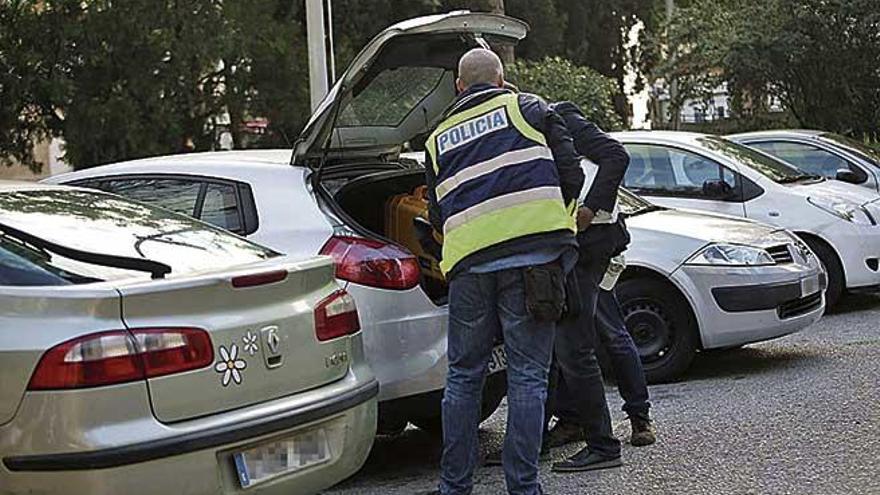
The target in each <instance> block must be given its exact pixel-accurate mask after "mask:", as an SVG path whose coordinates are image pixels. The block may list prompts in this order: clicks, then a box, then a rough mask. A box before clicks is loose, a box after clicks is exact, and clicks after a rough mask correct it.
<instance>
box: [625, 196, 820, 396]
mask: <svg viewBox="0 0 880 495" xmlns="http://www.w3.org/2000/svg"><path fill="white" fill-rule="evenodd" d="M619 197H620V202H621V211H622V212H623V213H624V214H625V215H626V222H627V227H628V229H629V232H630V236H631V237H632V241H631V243H630V245H629V249H627V251H626V263H627V268H626V270H624V272H623V274H622V275H621V278H620V280H619V281H618V283H617V286H616V288H615V291H616V292H617V297H618V300H619V301H620V306H621V311H622V312H623V317H624V321H625V322H626V325H627V329H628V330H629V332H630V335H632V337H633V341H634V342H635V343H636V346H637V347H638V349H639V355H640V356H641V359H642V363H643V365H644V368H645V373H646V375H647V377H648V380H649V381H651V382H659V381H667V380H669V379H672V378H675V377H677V376H678V375H679V374H680V373H681V372H682V371H684V370H685V369H686V368H687V367H688V366H689V365H690V363H691V360H692V359H693V357H694V354H695V352H697V351H698V350H699V351H704V350H713V349H729V348H736V347H740V346H742V345H745V344H749V343H753V342H759V341H764V340H769V339H773V338H776V337H781V336H783V335H788V334H791V333H794V332H797V331H799V330H802V329H803V328H806V327H807V326H809V325H812V324H813V323H815V322H816V321H818V320H819V318H820V317H821V316H822V313H823V312H824V311H825V301H824V295H823V294H824V290H825V287H826V285H827V281H826V278H825V274H824V273H823V272H822V268H821V265H820V264H819V261H818V259H817V258H816V256H815V255H814V254H813V253H812V252H811V251H810V249H809V248H808V247H807V246H806V244H804V243H803V242H802V241H801V240H800V239H798V238H797V237H796V236H795V235H794V234H792V233H791V232H789V231H787V230H784V229H780V228H778V227H771V226H769V225H766V224H761V223H758V222H754V221H750V220H746V219H742V218H734V217H730V216H727V215H717V214H711V213H703V212H698V211H694V210H675V209H669V208H664V207H660V206H657V205H654V204H652V203H650V202H648V201H647V200H644V199H642V198H640V197H638V196H636V195H634V194H631V193H629V192H627V191H623V190H622V191H621V193H620V195H619Z"/></svg>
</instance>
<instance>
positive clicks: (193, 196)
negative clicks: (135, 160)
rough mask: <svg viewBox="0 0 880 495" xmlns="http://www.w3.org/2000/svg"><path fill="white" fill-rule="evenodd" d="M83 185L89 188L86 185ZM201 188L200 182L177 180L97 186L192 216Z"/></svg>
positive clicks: (135, 180) (138, 180)
mask: <svg viewBox="0 0 880 495" xmlns="http://www.w3.org/2000/svg"><path fill="white" fill-rule="evenodd" d="M77 184H78V185H80V183H77ZM82 185H84V186H85V187H89V186H88V185H86V184H82ZM201 187H202V184H201V182H199V181H195V180H186V179H176V178H175V179H170V178H124V179H107V180H103V181H101V182H100V183H98V185H97V188H98V189H101V190H102V191H107V192H111V193H113V194H119V195H120V196H125V197H126V198H129V199H134V200H136V201H143V202H144V203H149V204H151V205H155V206H161V207H162V208H167V209H169V210H171V211H173V212H177V213H182V214H184V215H190V216H192V215H194V214H195V210H196V201H198V198H199V190H200V189H201Z"/></svg>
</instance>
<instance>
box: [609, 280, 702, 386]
mask: <svg viewBox="0 0 880 495" xmlns="http://www.w3.org/2000/svg"><path fill="white" fill-rule="evenodd" d="M616 291H617V297H618V299H619V300H620V309H621V311H622V312H623V318H624V321H625V322H626V326H627V330H629V333H630V335H631V336H632V338H633V341H634V342H635V344H636V347H637V348H638V350H639V356H640V357H641V359H642V366H643V367H644V369H645V378H647V380H648V383H662V382H667V381H670V380H673V379H675V378H677V377H678V376H679V375H681V373H683V372H684V371H685V370H686V369H687V368H688V367H689V366H690V365H691V362H692V361H693V359H694V356H695V355H696V353H697V348H698V347H699V336H698V329H697V324H696V321H695V320H694V316H693V312H692V311H691V308H690V305H689V303H688V302H687V300H686V299H685V298H684V297H683V296H682V295H681V294H680V293H679V292H678V290H677V289H676V288H675V287H673V286H672V285H671V284H669V283H666V282H662V281H660V280H656V279H652V278H631V279H628V280H623V281H621V282H620V283H619V284H618V286H617V289H616Z"/></svg>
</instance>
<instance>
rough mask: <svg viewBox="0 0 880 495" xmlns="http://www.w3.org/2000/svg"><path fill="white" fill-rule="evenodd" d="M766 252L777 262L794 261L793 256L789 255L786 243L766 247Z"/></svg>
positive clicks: (789, 251)
mask: <svg viewBox="0 0 880 495" xmlns="http://www.w3.org/2000/svg"><path fill="white" fill-rule="evenodd" d="M767 252H768V253H770V257H771V258H773V261H775V262H776V263H777V264H783V263H791V262H793V261H794V258H792V256H791V249H789V245H788V244H780V245H778V246H772V247H768V248H767Z"/></svg>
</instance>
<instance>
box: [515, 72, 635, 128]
mask: <svg viewBox="0 0 880 495" xmlns="http://www.w3.org/2000/svg"><path fill="white" fill-rule="evenodd" d="M507 76H508V78H509V79H510V81H511V82H513V83H514V84H516V85H517V86H518V87H519V88H520V89H521V90H523V91H528V92H532V93H536V94H538V95H541V96H542V97H543V98H545V99H547V100H548V101H566V100H567V101H571V102H574V103H575V104H577V105H578V106H579V107H580V108H581V110H582V111H583V112H584V115H585V116H586V117H587V118H588V119H590V120H591V121H593V122H595V123H596V124H597V125H598V126H600V127H602V128H604V129H606V130H615V129H620V128H621V126H622V125H621V119H620V117H619V116H618V115H617V113H616V112H615V110H614V94H615V83H614V80H612V79H610V78H607V77H605V76H603V75H601V74H599V73H598V72H596V71H594V70H592V69H590V68H589V67H583V66H577V65H574V64H573V63H571V62H570V61H568V60H566V59H563V58H559V57H552V58H551V57H548V58H546V59H544V60H541V61H538V62H533V61H528V60H519V61H517V62H516V63H515V64H513V65H512V66H509V67H508V70H507Z"/></svg>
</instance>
